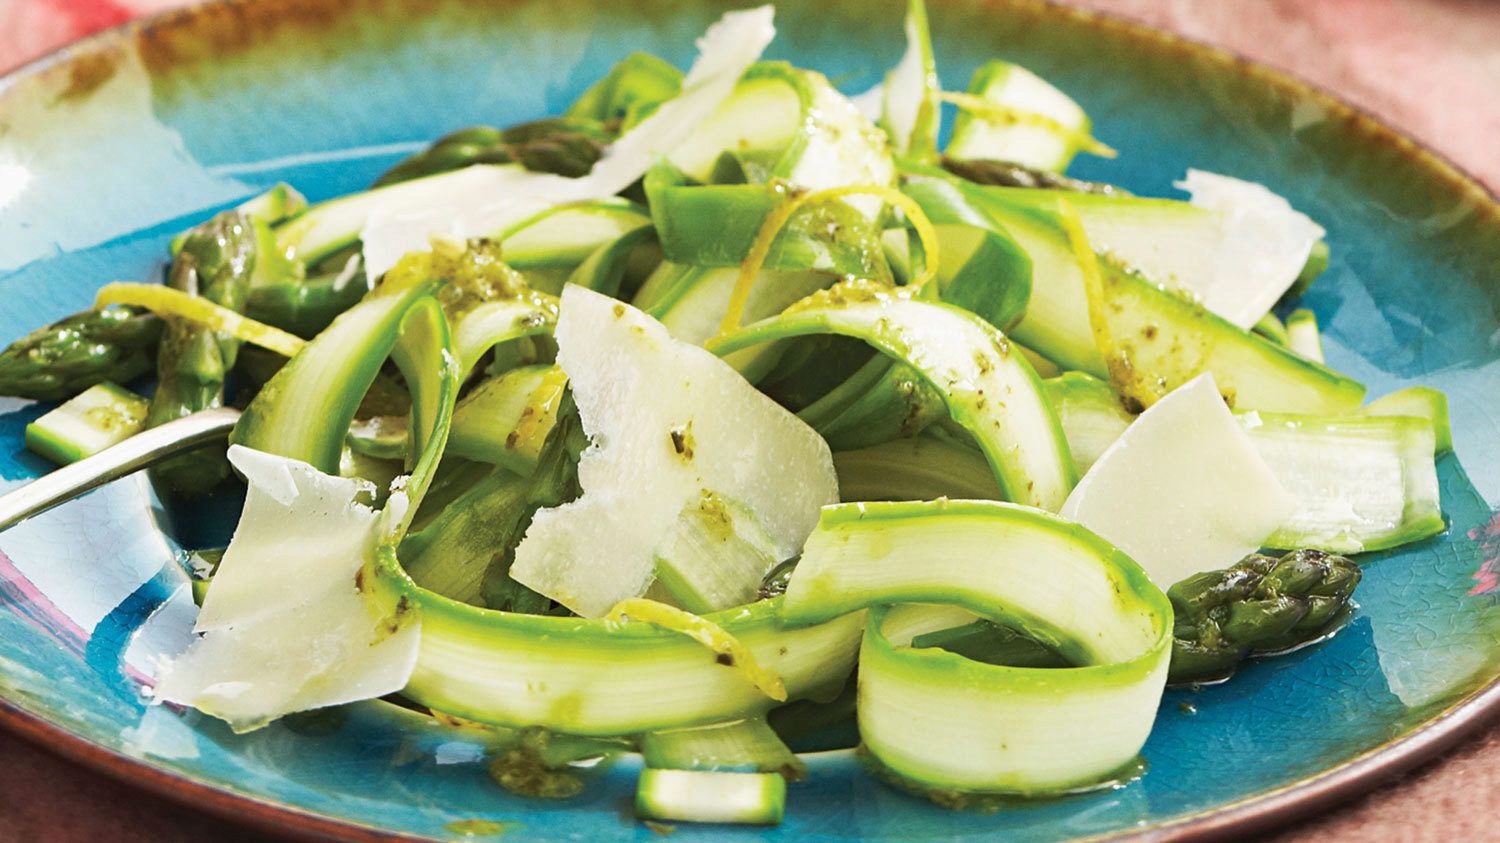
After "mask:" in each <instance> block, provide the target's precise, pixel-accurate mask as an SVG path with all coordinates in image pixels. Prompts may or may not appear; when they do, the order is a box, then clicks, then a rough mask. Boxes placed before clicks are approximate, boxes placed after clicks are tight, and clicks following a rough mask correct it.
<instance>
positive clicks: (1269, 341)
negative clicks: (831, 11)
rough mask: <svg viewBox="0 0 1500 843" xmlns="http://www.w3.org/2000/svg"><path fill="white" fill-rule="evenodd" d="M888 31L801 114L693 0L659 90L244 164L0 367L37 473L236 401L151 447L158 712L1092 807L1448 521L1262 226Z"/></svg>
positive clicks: (1306, 257) (756, 806)
mask: <svg viewBox="0 0 1500 843" xmlns="http://www.w3.org/2000/svg"><path fill="white" fill-rule="evenodd" d="M905 30H906V38H907V41H908V48H907V52H906V54H905V57H904V58H903V59H902V60H901V62H900V63H899V64H898V65H897V66H896V67H895V68H893V69H892V70H891V71H890V72H889V73H888V74H887V75H886V76H885V79H884V82H883V83H882V84H880V85H879V86H877V87H876V88H875V89H874V90H871V91H867V92H865V93H862V94H859V95H858V96H854V97H847V96H845V95H844V94H842V93H840V92H839V91H838V90H836V89H835V88H834V87H833V86H832V85H831V84H830V82H829V80H828V79H827V78H825V77H824V76H823V75H821V74H819V73H817V72H814V71H811V70H805V69H802V68H799V67H795V66H793V65H790V64H787V63H784V62H768V61H762V60H761V59H760V56H761V53H762V51H763V50H764V48H765V47H766V46H767V44H768V43H769V42H770V41H771V40H772V37H773V35H774V28H773V24H772V10H771V9H770V8H769V7H765V8H758V9H750V10H745V11H736V12H731V13H729V14H726V15H725V16H724V17H723V18H722V19H721V20H720V21H719V22H718V23H716V24H715V25H713V26H712V27H711V28H710V29H709V30H708V31H707V32H706V33H705V34H704V35H703V37H702V38H701V40H700V41H699V42H698V47H699V56H698V58H697V60H696V61H695V62H694V63H693V65H692V67H691V69H690V70H689V71H688V72H687V73H686V74H684V73H682V72H680V71H679V70H678V69H677V68H675V67H673V66H671V65H669V64H667V63H666V62H664V61H662V60H660V59H657V58H654V57H652V56H648V55H643V54H636V55H631V56H629V57H627V58H625V59H624V60H623V61H621V62H620V63H619V64H618V65H616V66H615V67H614V68H613V69H612V70H611V71H610V72H609V73H608V75H606V76H605V77H604V78H603V79H601V80H599V81H598V82H597V83H595V84H594V85H593V86H592V87H590V88H589V89H588V90H587V91H585V92H584V94H583V95H582V96H581V97H580V98H579V99H578V100H577V102H575V103H573V104H572V105H571V106H570V107H569V108H568V109H567V111H566V112H565V113H564V114H562V115H561V116H554V117H545V118H543V119H539V120H536V121H535V122H530V123H525V124H522V125H518V126H513V127H510V128H507V129H495V128H489V127H476V128H470V129H463V130H461V131H457V132H454V133H453V134H450V135H447V136H445V137H443V138H441V139H439V140H438V141H437V142H436V143H434V144H433V145H432V146H431V147H430V148H429V149H427V150H426V151H424V152H422V153H420V154H418V155H415V156H414V157H412V158H410V159H408V160H405V161H402V162H401V163H399V164H398V165H397V166H395V167H394V168H393V169H391V170H390V171H389V172H387V173H386V174H385V175H384V176H382V177H381V178H380V179H379V180H378V181H377V182H376V183H375V184H374V185H373V186H372V187H371V188H370V189H369V190H367V191H365V192H363V193H357V194H354V195H349V196H343V197H339V198H334V199H330V200H328V201H324V202H320V203H317V204H312V205H308V204H307V203H306V202H305V201H304V200H303V198H302V197H301V196H300V195H299V194H298V193H297V192H296V191H295V190H293V189H292V188H291V187H287V186H279V187H277V188H275V189H273V190H271V191H270V192H268V193H266V194H265V195H262V196H259V197H257V198H255V199H252V200H251V201H248V202H246V203H244V204H243V205H240V206H239V207H236V208H233V209H230V210H226V211H224V212H222V213H219V214H217V215H216V216H214V217H212V218H211V219H208V220H206V221H204V222H203V223H201V224H200V225H198V226H197V227H196V228H193V229H191V230H189V231H187V232H184V233H183V234H182V235H180V236H179V237H177V238H176V239H175V240H174V241H173V243H172V246H171V262H170V268H169V270H168V271H167V273H166V281H165V283H164V284H133V283H116V284H109V285H108V286H105V287H104V288H103V289H102V290H101V292H100V293H99V297H98V303H97V307H96V308H95V309H93V310H90V311H87V312H84V313H80V314H77V315H75V316H72V317H69V318H67V319H64V320H63V321H61V322H58V323H56V324H54V325H51V326H48V327H46V328H43V329H41V330H39V331H37V332H35V333H33V334H31V335H30V336H27V337H24V338H22V339H20V340H18V341H17V342H16V343H15V344H13V345H12V346H11V347H10V348H9V349H7V350H6V351H5V352H4V353H3V355H0V392H3V393H6V394H11V395H18V396H24V397H29V398H34V399H41V400H62V401H63V403H62V404H61V405H60V406H58V407H57V408H56V409H55V410H52V411H51V412H49V413H47V414H46V415H44V416H42V417H40V418H39V419H38V420H37V421H36V422H35V423H34V424H32V425H31V426H30V427H29V428H28V430H27V443H28V445H29V446H30V447H31V448H33V449H34V450H36V451H37V452H38V453H40V454H42V455H44V456H47V457H49V458H51V459H53V460H55V461H56V462H59V463H66V462H70V461H74V460H78V459H80V458H83V457H86V456H88V455H90V454H92V453H96V452H98V451H100V450H101V449H104V448H106V447H109V446H110V445H112V444H114V443H117V442H120V441H122V440H124V439H125V438H127V437H130V436H132V435H133V434H134V433H136V432H137V431H140V430H142V429H145V428H150V427H153V426H156V425H160V424H163V423H165V422H169V421H171V420H173V419H177V418H180V417H183V416H186V415H188V414H191V413H194V412H197V411H201V410H205V409H209V408H214V407H218V406H221V405H224V404H226V403H227V404H231V405H234V406H238V407H242V408H243V413H242V415H241V416H240V418H239V421H238V424H237V426H236V427H235V429H234V431H233V434H232V435H231V437H230V444H229V446H228V448H227V451H226V450H225V449H224V448H221V447H211V448H205V449H200V450H196V451H192V452H189V453H187V454H185V455H182V456H178V457H175V458H173V459H171V460H169V461H167V462H165V463H161V464H158V465H157V466H155V467H154V468H153V472H154V479H155V482H156V485H157V488H158V489H160V490H162V492H163V493H164V494H170V493H195V492H199V491H202V490H204V489H207V488H209V487H213V486H216V485H218V484H220V483H224V482H239V480H243V481H244V483H245V484H247V486H248V490H247V492H246V500H245V504H244V510H243V513H242V515H241V517H240V521H239V524H238V527H237V529H236V531H235V533H234V537H233V540H232V541H231V542H230V544H229V545H228V547H227V548H223V549H218V550H214V549H204V550H202V551H200V552H198V553H195V554H194V555H193V557H192V558H193V561H194V563H195V565H194V575H195V577H196V578H197V582H196V586H197V588H196V589H195V594H196V596H197V597H198V599H199V603H200V606H201V609H200V613H199V615H198V618H197V623H196V627H195V630H196V633H197V637H196V638H195V639H194V641H193V643H192V645H191V646H190V647H189V648H188V649H187V650H186V651H185V652H184V653H183V654H181V655H180V656H178V657H176V658H175V659H174V660H172V661H171V662H170V663H168V664H166V665H165V666H164V668H163V669H162V670H161V671H160V672H159V674H158V675H157V676H156V677H155V683H154V688H153V689H152V694H153V695H154V697H155V699H156V700H158V701H164V702H170V703H176V704H180V705H183V706H189V707H192V708H196V709H198V710H200V711H202V712H205V713H207V714H209V715H212V716H214V717H217V718H221V719H222V720H224V721H227V722H228V724H229V725H230V726H231V727H233V728H234V729H235V730H237V731H246V730H252V729H256V728H259V727H261V726H263V725H265V724H267V723H268V722H270V721H272V720H275V719H276V718H279V717H282V716H284V715H287V714H290V713H293V712H299V711H304V710H308V709H314V708H319V707H325V706H330V705H336V704H341V703H348V702H352V701H356V700H364V699H373V698H385V699H388V700H391V701H394V702H397V703H398V704H401V705H405V706H408V707H412V708H417V709H419V710H421V711H430V712H431V714H432V716H433V717H435V718H438V719H439V720H441V721H443V722H445V723H450V724H452V725H454V726H455V727H456V728H471V729H480V730H485V731H486V733H487V734H489V735H490V736H491V744H492V746H493V747H494V751H493V755H492V762H491V770H492V772H493V774H494V777H495V778H496V780H497V781H498V782H499V784H501V785H503V786H505V787H506V788H509V789H511V790H514V791H518V792H522V793H527V794H530V795H534V796H541V797H567V796H570V795H573V794H574V793H577V792H578V791H579V790H580V789H581V788H582V787H583V786H584V782H585V780H586V778H587V776H588V771H587V770H588V768H589V767H591V766H597V762H598V761H599V760H600V759H601V758H606V759H607V758H608V757H609V756H611V755H613V754H616V753H620V752H626V751H639V752H640V753H641V754H642V755H643V757H644V760H645V772H644V773H643V774H642V775H641V777H640V782H639V791H638V799H637V803H636V808H637V811H638V812H639V814H640V815H641V816H642V817H645V818H653V819H669V820H687V821H694V820H696V821H713V822H743V823H775V822H778V821H779V820H780V819H781V817H782V816H783V812H784V810H785V807H786V794H787V788H786V782H787V781H789V780H790V781H795V780H796V779H797V778H798V777H799V775H800V774H801V773H802V772H803V769H804V768H803V765H802V763H801V762H800V761H799V760H798V756H797V755H796V753H795V752H794V751H793V749H794V748H806V747H809V746H818V745H824V746H826V745H828V743H829V741H828V739H827V737H826V736H827V735H829V734H851V735H852V734H853V733H854V731H855V729H856V727H857V734H858V739H857V742H858V744H859V747H860V757H861V758H862V759H863V760H864V761H865V763H866V764H867V765H868V767H869V769H870V770H871V772H872V774H875V775H878V776H880V777H881V778H883V779H885V780H887V781H889V782H891V783H893V784H894V785H896V786H900V787H905V788H908V789H910V790H912V791H914V792H916V793H920V794H924V795H926V796H929V797H931V798H933V799H936V800H939V801H941V802H943V803H945V804H953V805H974V804H986V800H992V799H994V798H996V797H1007V798H1014V797H1017V796H1024V797H1039V796H1049V795H1056V794H1063V793H1067V792H1073V791H1077V790H1081V789H1088V788H1094V787H1101V786H1111V787H1127V786H1129V784H1128V782H1129V780H1130V779H1131V778H1133V777H1134V776H1135V775H1137V774H1138V772H1139V771H1140V769H1141V768H1142V767H1141V764H1140V762H1139V760H1138V759H1139V755H1140V753H1141V749H1142V746H1143V745H1144V743H1145V741H1146V738H1147V736H1148V734H1149V733H1150V731H1151V728H1152V723H1153V720H1154V719H1155V717H1156V713H1157V708H1158V706H1159V704H1160V702H1161V696H1162V690H1163V687H1164V686H1165V685H1167V684H1169V683H1194V682H1212V681H1220V680H1224V679H1227V678H1229V677H1230V675H1231V674H1232V673H1233V672H1234V671H1235V669H1236V666H1237V665H1238V664H1239V663H1240V662H1241V661H1242V660H1243V659H1245V658H1247V657H1254V656H1267V655H1273V654H1277V653H1283V652H1286V651H1290V650H1294V649H1297V648H1299V647H1302V646H1305V645H1308V644H1310V643H1313V642H1317V641H1319V640H1321V639H1323V638H1326V637H1327V636H1330V635H1332V634H1334V633H1335V632H1336V631H1337V630H1338V628H1339V627H1340V625H1341V624H1342V623H1343V622H1344V620H1345V619H1346V618H1347V617H1348V615H1349V614H1350V613H1351V612H1352V611H1354V608H1355V607H1354V603H1353V602H1352V598H1353V597H1354V596H1355V592H1356V586H1357V584H1358V583H1359V580H1360V569H1359V567H1358V565H1357V564H1356V563H1355V562H1354V561H1352V559H1351V557H1352V556H1354V555H1356V554H1359V553H1362V552H1365V551H1373V550H1380V549H1385V548H1391V547H1395V546H1397V545H1401V544H1404V543H1407V542H1413V541H1417V540H1421V539H1424V538H1427V537H1429V536H1433V535H1435V534H1437V533H1440V532H1441V531H1442V530H1443V529H1444V523H1443V519H1442V515H1441V512H1440V509H1439V500H1438V484H1437V479H1436V473H1435V470H1434V455H1435V454H1436V453H1438V452H1441V451H1442V450H1444V449H1446V448H1449V447H1450V444H1449V437H1448V431H1447V417H1446V409H1445V404H1444V399H1443V396H1442V395H1441V394H1440V393H1437V392H1435V391H1432V390H1428V389H1423V388H1416V389H1408V390H1405V391H1402V392H1397V393H1394V394H1392V395H1388V396H1386V397H1384V398H1382V399H1380V400H1378V401H1375V402H1373V403H1368V404H1367V403H1365V389H1364V387H1363V386H1361V385H1360V384H1359V383H1357V382H1355V381H1354V380H1352V379H1350V378H1349V377H1347V376H1345V375H1342V374H1340V373H1339V372H1337V371H1335V370H1334V369H1332V368H1329V367H1328V366H1327V365H1325V364H1324V362H1323V353H1322V348H1321V344H1320V341H1319V335H1318V326H1317V322H1316V319H1315V318H1314V316H1313V314H1312V313H1310V312H1308V311H1305V310H1298V309H1295V300H1296V298H1297V296H1298V295H1299V294H1300V292H1301V291H1302V290H1304V289H1306V287H1307V285H1309V284H1311V283H1314V281H1315V279H1316V278H1317V276H1318V274H1319V273H1320V272H1321V271H1322V269H1323V268H1324V267H1325V266H1326V264H1327V260H1328V247H1327V246H1326V245H1325V243H1324V241H1323V236H1324V229H1323V228H1322V227H1320V226H1319V225H1318V224H1317V223H1316V222H1314V221H1313V220H1311V219H1309V218H1308V217H1307V216H1305V215H1304V214H1302V213H1300V212H1298V211H1297V210H1295V209H1294V208H1293V207H1291V205H1289V204H1288V203H1287V201H1286V200H1284V199H1282V198H1281V197H1279V196H1277V195H1276V194H1274V193H1273V192H1271V191H1270V190H1268V189H1267V188H1265V187H1263V186H1261V185H1258V184H1253V183H1250V182H1246V181H1241V180H1238V179H1235V178H1233V177H1230V176H1226V175H1218V174H1214V173H1209V172H1202V171H1197V170H1193V171H1189V172H1188V173H1186V174H1185V175H1184V177H1183V179H1182V181H1181V182H1180V183H1179V185H1178V186H1179V187H1180V188H1181V189H1182V190H1184V191H1185V194H1186V196H1187V197H1188V198H1187V199H1186V200H1184V199H1181V198H1145V197H1138V196H1134V195H1131V194H1130V193H1127V192H1126V191H1124V190H1122V189H1120V188H1118V187H1114V186H1111V185H1107V184H1100V183H1092V182H1084V181H1079V180H1076V179H1073V178H1069V177H1068V176H1065V175H1063V171H1064V169H1065V168H1066V167H1067V166H1068V164H1069V162H1070V160H1071V159H1072V158H1073V157H1074V156H1075V155H1076V154H1079V153H1085V154H1091V155H1104V156H1113V155H1114V154H1115V152H1114V151H1113V150H1111V149H1110V148H1109V147H1107V146H1105V145H1104V143H1102V142H1101V141H1099V140H1097V139H1095V137H1094V135H1093V130H1092V127H1091V124H1090V121H1089V118H1088V117H1087V116H1086V115H1085V113H1084V112H1083V110H1082V109H1081V108H1080V107H1079V106H1078V105H1077V104H1076V103H1075V102H1074V101H1073V100H1072V99H1070V98H1069V97H1068V96H1067V95H1066V94H1064V93H1063V92H1061V91H1059V90H1057V89H1056V88H1054V87H1053V86H1051V85H1050V84H1048V83H1047V82H1046V81H1044V80H1043V79H1041V78H1039V77H1037V76H1036V75H1034V74H1032V73H1030V72H1028V71H1027V70H1025V69H1023V68H1021V67H1017V66H1015V65H1012V64H1008V63H1006V62H1004V61H1001V60H995V61H992V62H990V63H989V64H986V65H984V66H983V67H981V68H980V69H979V70H978V72H977V73H975V74H974V77H973V79H972V81H971V82H970V84H969V86H968V89H967V90H966V91H963V92H952V91H948V90H945V89H944V88H943V87H942V85H941V84H940V82H939V79H938V75H937V72H936V70H935V64H934V57H933V50H932V45H931V43H930V40H929V37H928V27H927V19H926V12H925V9H924V8H923V5H922V2H921V0H912V2H911V4H910V7H909V9H908V11H907V17H906V27H905ZM893 36H894V33H893ZM945 111H946V112H949V113H952V114H954V115H955V116H953V118H952V120H951V124H948V126H949V128H948V129H947V130H945V131H944V132H942V133H941V135H940V131H939V127H940V124H943V123H944V116H945ZM940 137H943V138H945V139H946V143H944V144H943V145H942V147H941V148H940V146H939V140H940ZM1127 152H1128V150H1127ZM151 375H154V378H155V386H154V392H152V393H151V394H150V397H149V398H146V397H141V396H139V395H137V394H135V393H133V392H131V391H128V390H127V388H126V387H129V386H132V385H135V384H136V382H138V381H141V380H142V379H144V378H147V377H148V376H151ZM820 736H822V737H820ZM851 740H852V739H851ZM820 741H821V743H819V742H820ZM846 745H847V744H846ZM1146 761H1147V762H1149V758H1147V759H1146ZM794 793H795V792H794ZM793 810H795V806H794V807H793Z"/></svg>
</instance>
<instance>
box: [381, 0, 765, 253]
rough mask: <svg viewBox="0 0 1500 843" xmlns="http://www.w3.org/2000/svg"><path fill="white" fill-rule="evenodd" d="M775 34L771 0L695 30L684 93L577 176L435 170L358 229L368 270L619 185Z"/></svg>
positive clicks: (687, 126)
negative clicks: (435, 181)
mask: <svg viewBox="0 0 1500 843" xmlns="http://www.w3.org/2000/svg"><path fill="white" fill-rule="evenodd" d="M775 34H776V28H775V26H773V25H772V9H771V7H770V6H762V7H760V8H757V9H748V10H742V11H735V12H729V13H726V14H725V15H724V16H723V17H722V18H720V19H719V21H718V22H716V23H715V24H714V25H713V26H710V27H709V28H708V31H707V32H706V33H704V35H703V37H702V38H700V39H698V50H699V53H698V58H697V60H696V61H694V62H693V66H692V68H691V69H690V70H689V71H688V74H687V76H686V77H685V78H684V79H683V84H682V92H681V93H679V94H678V95H677V96H676V97H673V98H672V99H670V100H668V101H666V102H664V103H662V104H661V106H660V107H658V108H657V109H656V111H655V112H654V113H653V114H652V115H651V116H650V117H648V118H646V119H645V120H644V121H642V122H641V123H640V125H638V126H636V127H634V128H633V129H631V130H630V131H628V132H626V133H625V134H624V135H622V136H621V137H620V138H619V139H618V140H616V141H615V142H614V143H613V144H612V145H611V146H610V148H609V151H608V152H607V153H606V154H605V155H604V157H603V158H601V159H600V160H599V161H598V162H596V163H595V164H594V168H593V170H591V171H590V172H589V174H588V175H587V176H584V177H583V178H577V179H570V178H566V177H563V176H557V175H552V174H550V173H534V172H531V171H529V170H525V169H523V168H521V167H505V166H484V165H479V166H474V167H467V168H465V169H463V170H459V171H458V172H456V173H451V174H448V175H446V176H442V177H439V178H443V179H445V181H444V182H443V186H442V189H441V191H440V192H439V193H438V195H430V193H431V191H427V192H420V193H418V192H416V191H411V195H412V196H413V197H414V198H413V199H412V201H410V202H401V203H395V204H392V205H391V206H389V207H384V206H381V207H377V208H376V209H375V210H374V211H373V212H372V213H371V214H370V216H369V218H368V219H367V220H366V221H365V224H364V227H363V230H362V231H361V232H360V238H361V239H362V240H363V241H364V258H365V271H366V273H367V274H368V275H369V277H371V278H378V277H380V276H381V275H382V274H383V273H385V271H386V270H388V269H390V268H391V267H393V266H395V265H396V261H398V260H400V259H401V257H402V256H403V255H405V254H407V253H408V252H421V251H427V250H428V248H429V245H428V241H429V240H430V239H431V238H432V237H457V238H460V239H464V238H470V237H483V236H490V235H494V234H495V233H497V232H499V231H501V230H503V229H505V228H507V227H508V226H511V225H514V224H516V223H519V222H522V221H524V220H525V219H527V218H528V217H531V216H533V215H535V214H537V213H539V212H541V211H544V210H546V209H548V208H550V207H552V206H554V205H560V204H562V203H564V202H576V201H581V200H584V199H603V198H605V197H607V196H613V195H615V194H616V193H619V192H620V191H622V190H624V189H625V188H627V187H629V186H630V185H631V183H632V182H634V181H635V180H636V179H638V178H640V177H641V176H643V175H645V173H646V171H647V170H648V169H650V168H651V165H652V164H654V163H655V162H656V158H657V157H658V156H659V155H661V154H663V153H665V152H667V151H669V150H671V149H672V148H673V147H674V146H676V145H677V144H679V143H681V142H682V141H683V140H684V139H685V138H687V136H688V135H689V134H691V133H692V130H693V129H694V128H696V127H697V126H698V124H700V123H702V122H703V121H704V120H705V119H707V118H708V116H709V115H710V114H712V113H713V112H714V109H716V108H718V106H719V103H720V102H722V101H723V100H724V98H725V97H727V96H729V93H730V92H731V91H733V90H734V86H735V83H737V82H739V79H740V77H741V76H743V75H745V70H746V69H747V68H749V67H750V65H752V64H754V63H755V61H756V60H757V59H759V58H760V54H761V53H762V52H763V51H764V50H765V48H766V45H767V44H769V43H771V39H772V38H773V37H774V36H775ZM421 181H428V180H426V179H423V180H421ZM396 187H398V188H399V187H402V186H401V185H397V186H396Z"/></svg>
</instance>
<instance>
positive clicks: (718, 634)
mask: <svg viewBox="0 0 1500 843" xmlns="http://www.w3.org/2000/svg"><path fill="white" fill-rule="evenodd" d="M627 619H629V620H637V621H640V622H642V623H649V624H652V625H654V626H659V627H661V628H662V629H670V630H672V631H674V632H680V633H682V634H683V635H686V636H687V637H689V638H691V639H693V640H694V641H697V642H698V643H699V644H702V645H703V646H705V647H707V648H708V649H710V650H712V651H713V652H715V653H716V654H718V656H719V659H720V663H721V664H724V665H725V666H727V667H732V668H734V669H735V670H738V671H740V672H741V673H742V674H744V676H745V678H746V679H748V680H750V684H752V685H754V686H755V687H756V688H757V689H759V690H760V692H761V693H763V694H765V695H766V696H768V697H770V698H771V699H773V700H776V701H777V702H785V701H786V684H785V683H783V682H782V681H781V677H780V676H777V675H776V674H774V673H772V672H771V671H769V670H766V669H765V668H764V667H761V665H760V662H758V661H756V660H755V654H754V653H752V652H751V651H750V648H749V647H746V646H745V645H744V644H741V643H740V641H739V639H738V638H735V637H734V636H733V635H730V634H729V633H728V632H726V631H725V630H724V627H722V626H719V625H718V624H716V623H714V622H713V621H711V620H708V619H706V618H703V617H699V616H698V615H695V614H693V613H692V612H688V611H684V610H682V609H679V608H677V607H676V606H668V605H667V604H666V603H660V602H658V601H656V600H650V599H647V598H645V597H632V598H630V599H628V600H621V601H620V602H619V603H616V604H615V607H614V608H613V609H610V610H609V614H608V615H605V616H604V621H605V623H606V624H621V623H624V622H625V621H626V620H627Z"/></svg>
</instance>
